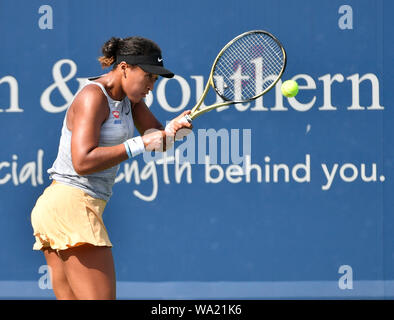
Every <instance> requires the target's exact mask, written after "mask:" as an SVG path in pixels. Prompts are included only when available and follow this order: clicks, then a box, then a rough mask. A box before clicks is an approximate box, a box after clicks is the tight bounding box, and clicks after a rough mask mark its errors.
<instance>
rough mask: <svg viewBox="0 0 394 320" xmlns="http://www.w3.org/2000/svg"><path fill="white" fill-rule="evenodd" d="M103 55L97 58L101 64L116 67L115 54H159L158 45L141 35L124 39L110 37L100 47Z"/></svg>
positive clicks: (105, 66)
mask: <svg viewBox="0 0 394 320" xmlns="http://www.w3.org/2000/svg"><path fill="white" fill-rule="evenodd" d="M101 51H102V53H103V55H102V56H101V57H99V58H98V60H99V61H100V64H101V66H102V67H103V69H104V68H108V67H110V66H111V65H112V64H113V65H114V68H116V65H117V64H116V56H117V55H136V56H139V55H154V54H158V55H161V49H160V47H159V46H158V45H157V44H156V43H155V42H153V41H152V40H149V39H146V38H142V37H138V36H135V37H129V38H125V39H121V38H115V37H112V38H111V39H109V40H108V41H107V42H106V43H104V45H103V46H102V48H101Z"/></svg>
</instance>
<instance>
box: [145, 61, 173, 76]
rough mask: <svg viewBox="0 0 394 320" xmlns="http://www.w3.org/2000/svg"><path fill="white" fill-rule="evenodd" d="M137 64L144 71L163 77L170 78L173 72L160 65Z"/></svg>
mask: <svg viewBox="0 0 394 320" xmlns="http://www.w3.org/2000/svg"><path fill="white" fill-rule="evenodd" d="M138 66H139V67H140V68H141V69H142V70H144V71H145V72H149V73H152V74H157V75H159V76H162V77H165V78H172V77H173V76H174V73H173V72H171V71H170V70H168V69H166V68H164V67H162V66H153V65H151V64H138Z"/></svg>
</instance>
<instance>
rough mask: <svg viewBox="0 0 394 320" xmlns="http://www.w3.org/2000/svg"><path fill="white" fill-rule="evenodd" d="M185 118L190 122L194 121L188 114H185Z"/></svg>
mask: <svg viewBox="0 0 394 320" xmlns="http://www.w3.org/2000/svg"><path fill="white" fill-rule="evenodd" d="M183 118H184V119H185V120H186V121H187V122H189V123H192V121H193V119H192V118H191V117H190V116H189V115H188V114H185V116H184V117H183Z"/></svg>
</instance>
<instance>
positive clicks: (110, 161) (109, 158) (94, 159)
mask: <svg viewBox="0 0 394 320" xmlns="http://www.w3.org/2000/svg"><path fill="white" fill-rule="evenodd" d="M74 158H75V160H74ZM128 158H129V157H128V155H127V152H126V149H125V146H124V145H123V144H119V145H116V146H111V147H96V148H94V149H92V150H91V151H90V152H87V153H86V154H85V155H84V156H76V157H73V166H74V170H75V171H76V172H77V173H78V174H79V175H87V174H92V173H95V172H98V171H103V170H106V169H109V168H112V167H114V166H116V165H118V164H120V163H121V162H122V161H124V160H127V159H128Z"/></svg>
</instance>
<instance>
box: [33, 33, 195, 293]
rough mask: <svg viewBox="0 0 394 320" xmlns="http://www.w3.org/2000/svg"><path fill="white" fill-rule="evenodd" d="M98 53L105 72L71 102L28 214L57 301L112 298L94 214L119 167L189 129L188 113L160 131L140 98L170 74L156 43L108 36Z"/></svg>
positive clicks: (110, 265)
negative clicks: (52, 157) (46, 178)
mask: <svg viewBox="0 0 394 320" xmlns="http://www.w3.org/2000/svg"><path fill="white" fill-rule="evenodd" d="M102 53H103V56H102V57H100V58H99V61H100V63H101V65H102V67H103V68H105V67H110V66H113V68H112V69H111V71H109V72H108V73H106V74H104V75H102V76H100V77H97V78H92V79H89V81H88V82H87V84H86V85H85V86H84V87H83V88H82V89H81V90H80V91H79V92H78V93H77V94H76V96H75V97H74V100H73V102H72V104H71V105H70V107H69V108H68V110H67V112H66V115H65V118H64V122H63V127H62V131H61V138H60V144H59V149H58V155H57V158H56V160H55V162H54V163H53V165H52V167H51V168H50V169H49V170H48V173H49V174H50V179H52V180H53V182H52V184H51V185H50V186H48V187H47V188H46V189H45V190H44V192H43V194H42V195H41V196H40V197H39V198H38V200H37V202H36V204H35V207H34V208H33V210H32V213H31V222H32V226H33V231H34V233H33V234H34V237H35V240H36V241H35V243H34V246H33V249H34V250H42V251H43V252H44V255H45V259H46V261H47V264H48V266H49V267H50V270H51V280H52V287H53V290H54V293H55V295H56V298H57V299H115V298H116V285H115V284H116V278H115V268H114V262H113V256H112V251H111V247H112V243H111V242H110V239H109V237H108V233H107V230H106V228H105V226H104V223H103V219H102V214H103V211H104V208H105V206H106V204H107V202H108V200H109V199H110V197H111V194H112V187H113V184H114V181H115V177H116V173H117V170H118V168H119V164H120V163H121V162H122V161H124V160H127V159H130V158H134V157H136V156H137V155H138V154H140V153H142V152H143V151H145V150H147V151H165V150H167V148H168V147H170V146H169V144H168V143H166V141H169V139H172V141H173V138H174V136H175V134H176V132H177V131H178V130H179V129H182V128H191V125H190V124H189V123H187V122H183V121H181V119H182V118H183V117H184V115H186V114H189V113H190V111H189V110H188V111H185V112H183V113H182V114H180V115H179V116H178V117H176V118H174V119H173V120H172V121H171V122H170V123H169V124H168V125H167V126H166V127H165V128H164V127H163V125H162V124H161V123H160V122H159V121H158V120H157V119H156V117H155V116H154V115H153V114H152V112H151V111H150V110H149V108H148V107H147V106H146V104H145V102H144V100H143V98H144V97H145V96H146V95H147V94H148V93H149V91H152V90H153V87H154V83H155V81H156V80H157V79H158V76H163V77H167V78H171V77H173V76H174V74H173V73H172V72H171V71H169V70H168V69H166V68H164V66H163V58H162V55H161V49H160V48H159V47H158V45H157V44H156V43H154V42H153V41H151V40H149V39H145V38H142V37H129V38H125V39H120V38H111V39H110V40H108V41H107V42H106V43H105V44H104V45H103V47H102ZM134 128H136V129H137V130H138V132H139V133H140V136H134V134H133V133H134ZM149 129H157V130H153V132H152V130H149ZM147 130H149V132H150V133H147V134H144V133H145V132H146V131H147ZM133 136H134V137H133Z"/></svg>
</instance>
